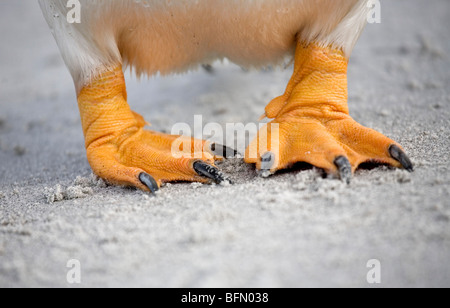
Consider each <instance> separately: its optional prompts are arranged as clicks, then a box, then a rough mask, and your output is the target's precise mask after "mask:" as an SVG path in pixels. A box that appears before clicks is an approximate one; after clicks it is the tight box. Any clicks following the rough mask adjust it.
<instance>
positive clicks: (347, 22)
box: [39, 0, 367, 89]
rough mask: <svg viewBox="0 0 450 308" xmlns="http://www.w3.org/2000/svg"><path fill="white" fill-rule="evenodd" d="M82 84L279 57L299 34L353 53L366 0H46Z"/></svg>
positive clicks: (266, 61)
mask: <svg viewBox="0 0 450 308" xmlns="http://www.w3.org/2000/svg"><path fill="white" fill-rule="evenodd" d="M39 2H40V5H41V8H42V10H43V12H44V15H45V17H46V19H47V22H48V23H49V25H50V27H51V28H52V30H53V34H54V36H55V38H56V41H57V43H58V46H59V48H60V49H61V53H62V55H63V58H64V60H65V62H66V64H67V66H68V68H69V70H70V71H71V73H72V76H73V78H74V81H75V84H76V85H77V88H78V89H79V88H80V87H81V86H82V85H83V84H84V83H86V82H87V81H88V80H89V79H91V78H92V77H93V75H95V74H98V73H100V72H101V71H104V70H107V69H109V68H111V67H117V65H118V64H120V63H123V64H128V65H132V66H133V67H134V69H135V71H136V72H137V73H138V74H141V73H147V74H154V73H157V72H159V73H161V74H168V73H172V72H180V71H184V70H187V69H190V68H192V67H194V66H196V65H198V64H201V63H206V62H210V61H213V60H215V59H217V58H224V57H226V58H228V59H230V60H231V61H233V62H235V63H237V64H239V65H241V66H246V67H251V66H253V67H254V66H263V65H268V64H276V63H277V62H280V61H281V60H283V59H284V58H285V57H286V56H287V55H290V54H292V51H293V50H294V47H295V42H296V39H300V40H304V41H316V42H318V43H319V44H324V45H334V46H335V47H337V48H342V49H343V50H344V52H345V53H346V54H347V55H348V56H349V55H350V53H351V50H352V48H353V46H354V44H355V43H356V40H357V39H358V37H359V35H360V33H361V31H362V29H363V27H364V25H365V21H366V15H367V0H79V2H80V3H81V23H79V24H77V23H72V24H71V23H68V22H67V20H66V18H65V16H66V14H67V12H68V11H69V10H70V9H69V8H67V2H68V1H67V0H39Z"/></svg>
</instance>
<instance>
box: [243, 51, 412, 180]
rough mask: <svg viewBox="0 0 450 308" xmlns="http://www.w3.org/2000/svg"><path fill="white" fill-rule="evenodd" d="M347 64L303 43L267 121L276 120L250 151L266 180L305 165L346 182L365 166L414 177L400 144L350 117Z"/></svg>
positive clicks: (249, 156)
mask: <svg viewBox="0 0 450 308" xmlns="http://www.w3.org/2000/svg"><path fill="white" fill-rule="evenodd" d="M347 63H348V60H347V59H346V57H345V56H344V54H343V52H342V51H340V50H335V49H332V48H329V47H322V46H319V45H318V44H309V45H305V44H302V43H299V44H298V46H297V51H296V58H295V68H294V74H293V76H292V78H291V80H290V82H289V84H288V86H287V89H286V92H285V94H284V95H282V96H280V97H278V98H276V99H274V100H273V101H272V102H271V103H270V104H269V105H268V106H267V107H266V113H265V116H267V117H268V118H273V119H274V120H273V121H272V122H271V123H269V124H268V125H267V126H266V127H265V128H263V129H262V130H261V131H260V132H259V134H258V137H257V138H256V139H255V140H254V141H253V142H252V143H251V144H250V146H249V147H248V148H247V151H246V154H245V161H246V162H247V163H251V164H256V167H257V169H258V170H260V171H261V174H262V175H263V176H269V175H271V174H273V173H275V172H276V171H278V170H282V169H286V168H289V167H290V166H292V165H293V164H295V163H297V162H305V163H309V164H311V165H313V166H316V167H318V168H321V169H324V170H325V171H326V172H327V173H328V174H333V175H336V176H338V177H340V178H341V179H342V180H343V181H345V182H347V183H350V180H351V177H352V174H353V173H354V172H355V170H356V169H357V168H358V167H359V166H360V165H361V164H363V163H375V164H385V165H390V166H393V167H399V168H404V169H406V170H408V171H410V172H412V171H413V164H412V163H411V160H410V159H409V158H408V156H407V155H406V154H405V152H404V151H403V150H402V147H401V146H400V145H399V144H397V143H396V142H395V141H393V140H391V139H389V138H388V137H386V136H384V135H382V134H381V133H379V132H377V131H375V130H372V129H370V128H366V127H364V126H362V125H360V124H359V123H357V122H356V121H355V120H353V118H352V117H350V115H349V111H348V107H347Z"/></svg>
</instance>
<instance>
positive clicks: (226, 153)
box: [211, 143, 239, 158]
mask: <svg viewBox="0 0 450 308" xmlns="http://www.w3.org/2000/svg"><path fill="white" fill-rule="evenodd" d="M211 151H212V152H213V153H214V154H215V155H217V156H221V157H225V158H233V157H236V156H237V155H238V154H239V153H238V151H236V150H235V149H232V148H229V147H227V146H224V145H221V144H217V143H213V144H211Z"/></svg>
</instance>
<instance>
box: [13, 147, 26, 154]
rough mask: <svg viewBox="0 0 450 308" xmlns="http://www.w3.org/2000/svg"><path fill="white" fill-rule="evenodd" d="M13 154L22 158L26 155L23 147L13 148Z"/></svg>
mask: <svg viewBox="0 0 450 308" xmlns="http://www.w3.org/2000/svg"><path fill="white" fill-rule="evenodd" d="M14 153H15V154H16V155H17V156H24V155H25V154H26V153H27V149H26V148H24V147H23V146H20V145H17V146H15V147H14Z"/></svg>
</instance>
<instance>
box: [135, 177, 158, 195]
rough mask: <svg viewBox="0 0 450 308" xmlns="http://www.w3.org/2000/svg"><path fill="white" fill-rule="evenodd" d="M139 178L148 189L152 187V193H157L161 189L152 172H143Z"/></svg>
mask: <svg viewBox="0 0 450 308" xmlns="http://www.w3.org/2000/svg"><path fill="white" fill-rule="evenodd" d="M139 180H140V181H141V183H142V184H144V185H145V186H146V187H147V188H148V189H150V191H151V192H152V194H155V193H156V192H157V191H158V190H159V187H158V183H157V182H156V181H155V179H154V178H153V177H152V176H151V175H150V174H147V173H145V172H142V173H141V174H139Z"/></svg>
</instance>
